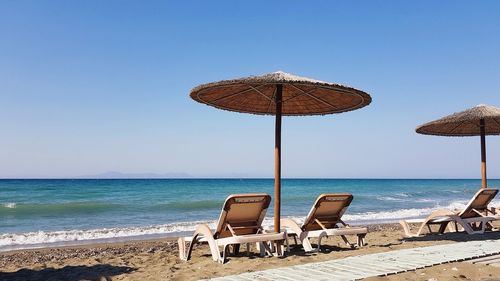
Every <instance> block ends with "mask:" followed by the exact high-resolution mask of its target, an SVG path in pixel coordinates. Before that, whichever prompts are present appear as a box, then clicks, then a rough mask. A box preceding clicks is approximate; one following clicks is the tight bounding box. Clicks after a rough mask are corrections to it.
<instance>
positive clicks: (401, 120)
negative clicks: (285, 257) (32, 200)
mask: <svg viewBox="0 0 500 281" xmlns="http://www.w3.org/2000/svg"><path fill="white" fill-rule="evenodd" d="M499 10H500V2H498V1H480V2H471V1H413V2H408V1H343V2H339V1H338V2H332V1H262V2H257V1H251V2H248V1H227V2H223V1H217V2H212V1H177V3H169V2H167V1H158V2H155V1H7V0H4V1H0V42H1V43H0V106H1V109H0V128H1V130H0V177H3V178H5V177H73V176H79V175H89V174H97V173H102V172H106V171H120V172H124V173H142V172H152V173H170V172H176V173H181V172H182V173H188V174H190V175H193V176H198V177H220V176H258V177H261V176H264V177H265V176H272V175H273V145H274V141H273V137H274V120H273V118H272V117H262V116H253V115H246V114H236V113H232V112H225V111H221V110H217V109H214V108H211V107H207V106H204V105H201V104H198V103H196V102H194V101H192V100H191V99H190V98H189V97H188V92H189V90H190V89H191V88H192V87H194V86H196V85H198V84H200V83H205V82H211V81H216V80H220V79H228V78H236V77H241V76H247V75H253V74H262V73H267V72H273V71H276V70H283V71H286V72H290V73H294V74H297V75H302V76H306V77H312V78H316V79H320V80H325V81H331V82H337V83H341V84H346V85H350V86H353V87H357V88H359V89H362V90H364V91H366V92H368V93H370V94H371V95H372V98H373V102H372V104H371V105H370V106H368V107H366V108H363V109H361V110H358V111H353V112H349V113H345V114H340V115H330V116H323V117H294V118H286V119H284V122H283V176H285V177H355V178H359V177H363V178H366V177H369V178H370V177H375V178H386V177H390V178H408V177H409V178H478V177H479V176H480V165H479V161H480V153H479V148H480V146H479V138H478V137H473V138H445V137H432V136H422V135H417V134H416V133H415V131H414V128H415V127H416V126H417V125H418V124H421V123H424V122H427V121H430V120H433V119H435V118H438V117H441V116H443V115H447V114H449V113H452V112H455V111H461V110H463V109H465V108H467V107H471V106H474V105H477V104H480V103H487V104H491V105H496V106H500V35H499V34H500V17H499V16H498V11H499ZM487 148H488V151H487V152H488V160H489V163H488V164H489V166H488V168H489V170H488V173H489V176H490V177H492V178H493V177H496V178H498V177H500V137H488V138H487Z"/></svg>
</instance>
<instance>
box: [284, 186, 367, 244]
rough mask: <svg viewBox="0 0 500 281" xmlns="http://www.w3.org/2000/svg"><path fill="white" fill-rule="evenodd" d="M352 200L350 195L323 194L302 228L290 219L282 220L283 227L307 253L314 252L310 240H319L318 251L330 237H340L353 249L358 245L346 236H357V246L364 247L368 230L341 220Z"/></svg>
mask: <svg viewBox="0 0 500 281" xmlns="http://www.w3.org/2000/svg"><path fill="white" fill-rule="evenodd" d="M352 199H353V196H352V194H350V193H332V194H321V195H320V196H319V197H318V198H317V199H316V202H315V203H314V205H313V206H312V208H311V211H309V214H308V215H307V217H306V219H305V220H304V223H303V224H302V225H301V226H299V225H298V224H297V223H296V222H295V221H294V220H292V219H289V218H285V219H281V225H282V227H284V228H285V229H286V230H287V233H288V235H290V236H293V237H294V239H295V238H297V237H298V238H299V240H300V242H301V243H302V246H303V247H304V250H305V251H306V252H310V251H314V249H313V247H312V245H311V242H310V241H309V238H318V247H317V249H316V250H320V247H321V239H322V238H323V237H328V236H340V237H341V238H342V239H343V240H344V242H345V243H346V244H347V245H348V246H350V247H353V246H356V245H355V244H351V243H350V242H349V241H348V240H347V238H346V235H356V236H357V238H358V239H357V245H358V246H363V245H364V244H365V236H366V234H367V233H368V229H367V228H366V227H350V226H349V225H347V224H346V223H344V222H343V221H342V219H341V218H342V215H343V214H344V213H345V211H346V210H347V208H348V207H349V205H350V204H351V201H352Z"/></svg>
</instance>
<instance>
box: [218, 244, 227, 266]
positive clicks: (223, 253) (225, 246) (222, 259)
mask: <svg viewBox="0 0 500 281" xmlns="http://www.w3.org/2000/svg"><path fill="white" fill-rule="evenodd" d="M228 246H229V245H227V244H226V245H224V246H223V247H222V258H221V259H219V262H220V263H222V264H224V263H225V262H226V257H227V254H228V253H229V247H228Z"/></svg>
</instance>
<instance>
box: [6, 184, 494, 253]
mask: <svg viewBox="0 0 500 281" xmlns="http://www.w3.org/2000/svg"><path fill="white" fill-rule="evenodd" d="M480 184H481V182H480V180H441V179H440V180H430V179H429V180H422V179H416V180H410V179H284V180H283V181H282V215H283V216H287V217H294V218H296V219H298V220H300V219H303V217H304V216H305V215H306V214H307V212H308V211H309V209H310V207H311V205H312V203H313V201H314V200H315V198H316V197H317V196H318V195H319V194H321V193H330V192H350V193H352V194H353V195H354V201H353V202H352V204H351V206H350V208H349V210H348V211H347V213H346V215H345V219H346V220H347V221H348V222H350V223H353V224H365V223H379V222H395V221H397V220H399V219H401V218H410V217H421V216H424V215H426V214H428V213H429V212H430V211H431V210H432V209H434V208H438V207H444V208H460V207H461V206H463V205H464V204H465V203H467V201H468V199H470V198H471V196H472V195H473V194H474V193H475V192H476V191H477V190H478V189H479V187H480ZM499 185H500V180H489V186H499ZM273 188H274V181H273V180H272V179H126V180H121V179H110V180H101V179H95V180H92V179H75V180H70V179H56V180H52V179H51V180H49V179H47V180H45V179H41V180H7V179H6V180H0V251H5V250H9V249H13V248H16V247H17V248H25V247H26V248H28V247H32V246H33V247H35V246H36V247H39V246H41V245H48V244H49V245H50V244H52V243H55V244H58V245H59V244H61V243H63V244H64V243H80V242H81V243H83V242H85V241H87V242H88V241H96V239H97V240H106V239H111V240H117V239H121V240H127V239H138V238H140V239H142V238H147V237H163V236H174V235H179V234H184V233H185V232H188V231H191V230H193V229H194V225H195V223H196V222H208V223H211V224H212V225H213V223H214V222H215V220H216V219H217V218H218V215H219V212H220V208H221V205H222V203H223V201H224V199H225V198H226V197H227V196H228V195H229V194H232V193H247V192H266V193H269V194H270V195H271V196H272V195H273ZM499 203H500V201H498V200H496V201H494V202H493V204H494V205H498V204H499ZM272 216H273V211H272V207H271V208H270V209H269V211H268V215H267V219H266V221H265V223H266V224H269V225H270V224H271V223H272Z"/></svg>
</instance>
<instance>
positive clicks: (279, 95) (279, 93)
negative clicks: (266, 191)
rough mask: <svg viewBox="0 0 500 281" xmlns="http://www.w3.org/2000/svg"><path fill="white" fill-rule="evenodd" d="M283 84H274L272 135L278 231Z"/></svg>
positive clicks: (275, 214)
mask: <svg viewBox="0 0 500 281" xmlns="http://www.w3.org/2000/svg"><path fill="white" fill-rule="evenodd" d="M282 100H283V85H282V84H278V85H277V86H276V97H275V103H276V126H275V137H274V231H276V232H280V216H281V212H280V210H281V110H282V107H283V105H282Z"/></svg>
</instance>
